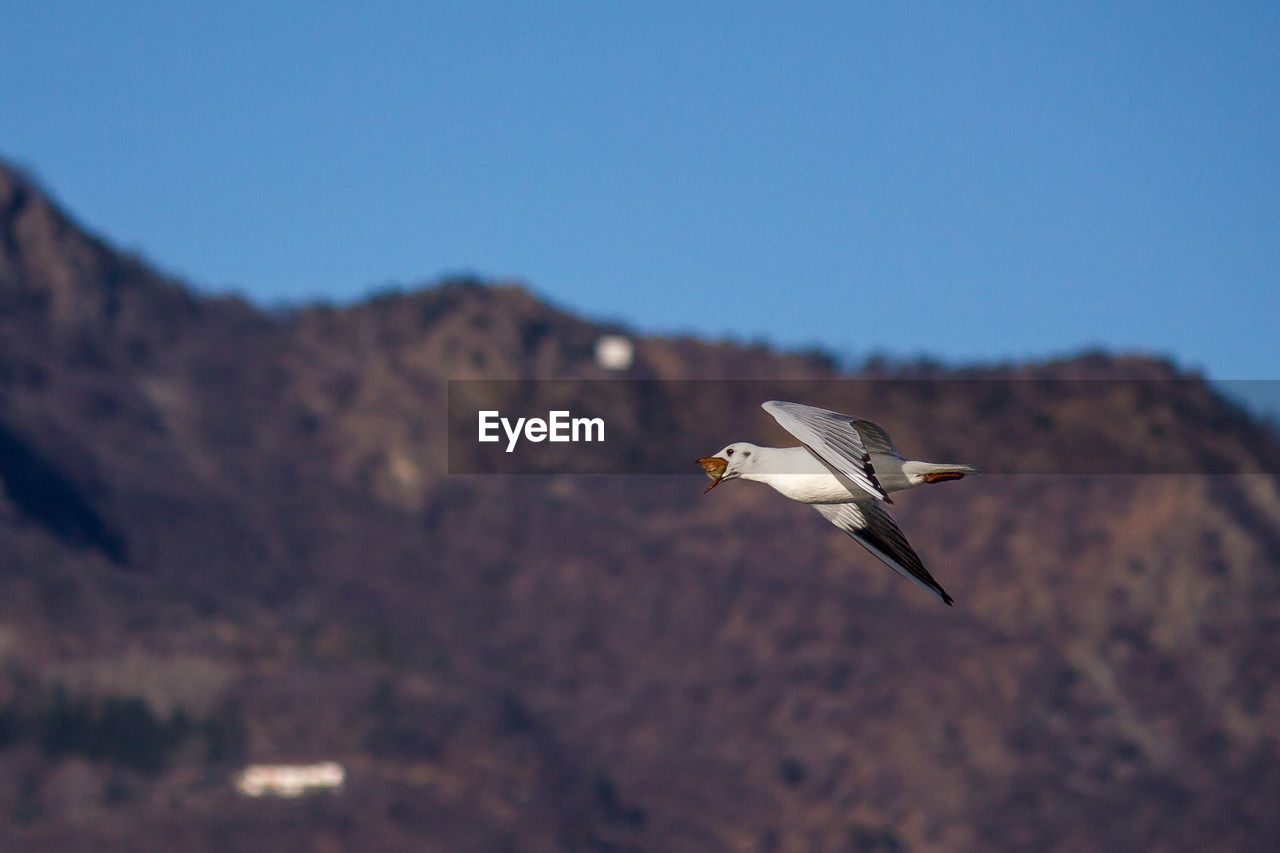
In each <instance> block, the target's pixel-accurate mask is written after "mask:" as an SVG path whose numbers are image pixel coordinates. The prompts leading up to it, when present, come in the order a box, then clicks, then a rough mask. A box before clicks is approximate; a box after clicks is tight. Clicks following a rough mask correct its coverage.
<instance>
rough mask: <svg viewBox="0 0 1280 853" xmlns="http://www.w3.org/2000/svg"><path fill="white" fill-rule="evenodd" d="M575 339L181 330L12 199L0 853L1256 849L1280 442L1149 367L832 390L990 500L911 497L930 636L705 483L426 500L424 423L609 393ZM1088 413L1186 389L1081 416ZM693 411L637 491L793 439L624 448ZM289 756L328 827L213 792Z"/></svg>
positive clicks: (473, 322) (679, 347)
mask: <svg viewBox="0 0 1280 853" xmlns="http://www.w3.org/2000/svg"><path fill="white" fill-rule="evenodd" d="M606 331H618V329H617V328H616V327H611V326H604V325H600V324H596V323H593V322H590V321H588V320H584V319H582V318H578V317H574V316H572V315H569V314H567V313H564V312H562V311H559V310H557V309H555V308H553V307H551V306H548V305H546V304H545V303H543V302H540V301H539V300H538V299H536V298H535V297H533V296H531V295H530V294H528V293H527V292H525V291H523V290H521V289H519V288H517V287H511V286H484V285H479V284H474V283H453V284H445V285H441V286H437V287H432V288H427V289H423V290H417V291H410V292H404V293H387V294H382V295H380V296H377V297H373V298H370V299H368V300H366V301H364V302H362V303H360V304H357V305H354V306H350V307H342V308H337V307H325V306H309V307H304V308H301V309H298V310H297V311H296V312H293V313H289V314H287V315H281V314H273V315H268V314H265V313H263V312H261V311H259V310H257V309H255V308H253V307H252V306H249V305H247V304H245V303H243V302H240V301H238V300H235V299H210V298H207V297H201V296H197V295H195V294H193V293H192V292H191V291H190V290H188V289H187V288H186V287H184V286H183V285H182V284H181V283H178V282H174V281H170V280H167V279H165V278H164V277H163V276H161V275H159V274H157V273H156V272H154V271H153V270H151V269H150V268H149V267H148V266H147V265H146V264H145V263H143V262H142V261H140V260H138V259H136V258H129V257H125V256H122V255H120V254H119V253H118V252H116V251H115V250H113V249H112V248H111V247H110V246H107V245H105V244H104V243H102V242H101V241H100V240H97V239H95V238H94V237H92V236H90V235H87V234H85V233H84V232H83V231H82V230H81V229H80V228H78V227H77V226H76V224H75V223H74V222H72V221H71V220H70V219H69V218H68V217H67V215H66V214H65V213H63V212H62V211H60V210H59V209H58V208H57V207H56V205H54V204H53V203H52V202H51V201H49V199H48V198H47V197H46V196H44V195H43V194H42V193H41V192H40V190H39V189H38V188H37V187H35V186H34V185H33V184H32V183H31V182H30V181H28V180H27V179H25V178H24V177H22V176H21V175H20V174H18V173H16V172H14V171H12V170H9V169H6V168H0V484H2V488H0V659H2V660H3V664H4V665H3V667H0V827H2V829H0V832H3V833H4V835H5V837H7V838H10V839H13V843H14V844H16V845H18V846H19V847H21V848H22V849H30V850H74V849H104V848H105V847H108V846H115V847H120V848H127V849H138V850H170V849H187V850H223V849H240V850H254V849H262V850H267V849H315V850H336V849H348V848H356V847H361V848H365V849H379V850H380V849H387V850H400V849H415V850H441V851H443V850H535V851H536V850H548V851H550V850H655V851H658V850H721V849H723V850H761V851H766V850H776V851H792V850H795V851H801V850H803V851H808V850H903V849H955V850H965V849H1034V850H1045V849H1062V850H1074V849H1082V848H1096V847H1099V846H1101V847H1104V848H1118V847H1136V848H1140V849H1203V848H1205V847H1208V846H1212V847H1214V848H1215V849H1242V850H1243V849H1258V848H1260V847H1267V846H1274V845H1275V844H1276V843H1277V842H1278V841H1280V818H1278V817H1277V813H1276V811H1275V809H1274V807H1273V805H1272V804H1273V803H1274V801H1275V800H1276V799H1277V798H1278V797H1280V754H1278V741H1277V739H1278V738H1280V678H1278V676H1280V652H1277V648H1278V646H1277V640H1280V488H1278V486H1280V480H1278V479H1277V476H1276V472H1277V471H1280V462H1278V460H1280V444H1278V443H1277V440H1276V438H1275V436H1274V435H1272V434H1271V433H1269V432H1268V431H1267V430H1266V429H1264V428H1262V427H1261V426H1259V425H1258V424H1256V423H1253V422H1252V421H1250V420H1249V419H1248V418H1247V417H1246V416H1245V415H1244V414H1243V413H1242V412H1240V411H1239V410H1238V409H1236V408H1235V407H1233V406H1231V405H1230V404H1228V403H1227V402H1225V401H1223V400H1221V399H1220V398H1218V397H1217V396H1216V395H1215V394H1214V393H1213V392H1212V390H1211V389H1210V388H1208V387H1207V386H1205V385H1204V384H1203V383H1201V382H1199V381H1198V380H1196V379H1195V378H1194V377H1180V376H1179V375H1178V374H1177V372H1176V370H1175V369H1174V368H1172V367H1170V366H1169V365H1167V364H1163V363H1159V362H1152V361H1145V360H1139V359H1112V358H1108V357H1106V356H1101V355H1094V356H1089V357H1082V358H1080V359H1075V360H1071V361H1065V362H1061V363H1054V364H1046V365H1037V366H1025V367H1017V366H1006V367H1001V368H993V369H991V370H976V369H972V370H967V371H962V372H959V373H951V372H947V371H942V370H940V369H938V368H929V367H925V366H917V367H915V368H880V369H879V370H878V371H871V372H869V373H867V374H864V375H863V376H864V378H865V377H867V376H873V377H875V378H876V379H877V380H878V381H879V382H880V383H881V384H878V385H876V386H868V385H866V384H865V383H863V384H858V383H844V384H841V385H839V387H840V388H843V389H845V393H846V394H847V397H848V399H849V400H850V405H851V406H856V410H857V411H858V412H859V413H860V414H862V415H864V416H866V417H870V418H872V419H874V420H876V421H878V422H880V423H882V424H884V425H885V426H887V427H889V428H890V429H891V430H892V432H893V435H894V437H895V439H897V440H898V443H899V444H900V445H901V446H902V447H903V449H904V450H906V451H908V453H910V454H911V455H917V456H919V457H923V458H947V457H955V458H956V459H957V460H960V461H971V462H976V463H978V464H979V465H982V466H983V467H984V468H985V469H986V470H988V471H989V472H992V473H988V474H987V475H986V476H984V477H980V478H976V479H966V480H964V481H962V482H960V483H948V484H946V485H945V486H939V487H936V488H930V489H921V490H918V491H917V492H914V493H911V494H907V495H903V496H900V497H899V498H898V499H897V500H896V503H895V507H894V513H895V517H896V518H897V519H898V520H899V522H900V523H901V525H902V526H903V528H904V529H905V530H906V531H907V533H908V535H909V536H910V537H911V539H912V541H913V543H914V544H915V545H916V547H917V549H918V550H919V551H920V552H921V554H922V556H924V558H925V560H926V562H927V563H928V564H929V565H930V567H931V569H932V570H933V571H934V574H935V575H936V576H938V578H939V579H940V580H941V581H942V582H943V583H944V585H946V586H947V588H948V590H949V591H950V592H951V593H952V594H953V595H954V596H955V597H956V600H957V604H956V607H954V608H943V607H940V606H938V605H937V602H936V601H935V600H933V599H932V598H930V597H928V596H926V595H923V594H921V593H920V591H919V590H917V589H915V588H914V587H911V586H910V585H908V584H906V583H904V582H902V581H901V580H900V579H899V578H897V577H896V576H894V575H892V574H891V573H890V572H888V571H887V570H885V569H884V568H883V567H882V566H880V565H879V564H878V563H876V562H875V561H874V560H872V559H871V558H870V557H869V556H868V555H866V554H865V553H864V552H862V551H861V550H860V549H858V548H857V547H856V545H854V544H853V543H851V542H849V541H848V540H847V539H845V538H844V537H843V536H841V535H840V534H839V533H838V532H837V531H835V530H833V529H831V528H829V527H827V526H826V525H825V522H823V521H822V519H821V518H819V517H818V516H817V514H815V513H813V512H812V511H810V510H808V509H806V508H804V507H801V506H798V505H788V504H787V503H786V502H785V501H782V500H781V499H780V498H778V497H777V496H776V495H774V494H772V493H770V492H769V491H768V490H766V489H763V488H754V487H752V486H751V485H750V484H741V483H739V484H727V485H725V486H724V487H722V488H720V489H717V490H716V491H715V492H714V493H712V494H711V495H709V496H707V497H705V498H703V497H701V496H700V494H699V492H700V491H701V486H702V484H703V483H704V482H705V481H703V480H701V479H700V478H699V475H697V473H696V469H694V468H693V467H692V466H689V467H690V473H689V474H688V475H687V476H682V477H671V476H661V475H658V474H654V475H653V476H619V475H614V476H603V475H602V476H585V475H580V476H559V477H498V476H463V475H459V474H450V473H448V467H447V462H448V456H447V454H446V452H445V450H444V444H445V439H446V429H447V421H446V412H445V400H446V381H447V380H449V379H468V378H470V379H478V378H542V379H547V378H566V379H567V378H594V379H603V378H608V377H609V376H610V374H608V373H607V372H605V371H603V370H602V369H601V368H599V367H598V366H596V365H595V363H594V361H593V358H592V348H593V346H594V343H595V341H596V339H597V338H598V337H599V336H600V335H601V334H602V333H604V332H606ZM626 376H627V377H628V378H632V379H657V380H689V379H710V378H742V379H750V380H752V382H758V383H764V384H767V383H770V382H779V383H780V382H784V381H790V380H804V381H819V380H822V381H826V382H831V381H833V380H835V381H837V382H839V381H842V380H844V379H846V378H847V377H843V376H841V375H840V374H839V373H838V372H837V371H836V370H835V368H834V366H833V365H832V364H831V363H830V361H829V360H826V359H823V358H822V357H821V356H820V355H817V354H785V353H777V352H773V351H770V350H768V349H766V348H762V347H743V346H739V345H735V344H731V343H712V342H706V341H698V340H692V339H666V338H643V339H639V340H638V341H637V359H636V363H635V364H634V365H633V367H632V368H631V369H630V371H629V372H628V373H627V374H626ZM1107 377H1141V378H1144V379H1155V380H1158V381H1160V382H1164V381H1165V380H1176V381H1168V382H1167V384H1163V385H1160V384H1157V385H1154V386H1152V385H1143V384H1135V385H1127V384H1125V383H1112V384H1109V385H1106V386H1104V387H1105V388H1106V389H1107V391H1106V393H1104V394H1096V393H1092V394H1084V395H1080V394H1072V393H1066V392H1065V391H1064V389H1070V388H1072V387H1074V386H1072V385H1070V384H1064V380H1087V381H1094V380H1097V379H1100V378H1107ZM922 378H923V379H928V380H930V381H929V382H920V381H916V380H919V379H922ZM1008 379H1013V380H1016V381H1015V382H1013V383H1005V382H996V381H995V380H1008ZM908 380H910V381H908ZM931 382H932V383H938V382H942V383H957V382H968V383H971V384H970V385H968V386H964V387H967V388H972V389H976V391H975V392H973V393H961V394H955V393H949V392H948V393H942V394H939V393H938V391H937V387H938V386H937V385H936V384H930V383H931ZM657 387H659V388H661V387H662V386H657ZM672 387H673V388H674V387H676V386H672ZM759 387H764V385H761V386H759ZM869 387H874V388H875V389H876V393H875V394H874V395H872V394H871V393H870V392H869V391H868V388H869ZM945 387H947V388H954V387H957V386H955V385H951V384H948V385H946V386H945ZM1152 387H1155V388H1159V389H1162V390H1161V392H1160V393H1158V394H1155V395H1152V394H1151V393H1149V389H1150V388H1152ZM930 389H933V390H930ZM993 389H998V390H999V393H993ZM1144 389H1146V393H1145V396H1144ZM755 390H756V386H751V385H744V386H742V387H741V390H740V391H739V392H735V393H740V394H741V395H742V396H744V397H750V396H751V394H753V393H754V392H755ZM677 403H680V404H681V405H687V406H691V407H693V409H694V410H696V419H694V420H696V421H697V427H696V428H697V430H701V431H703V432H699V433H698V434H696V435H694V434H693V433H692V432H689V433H686V432H682V431H680V430H675V431H673V432H670V433H667V434H662V435H660V436H655V447H656V448H657V452H659V453H660V454H661V455H663V456H664V457H665V456H671V457H673V458H679V459H680V460H681V462H682V464H683V463H684V462H685V461H686V460H691V459H692V458H693V457H694V456H696V455H702V454H705V453H707V452H710V451H712V450H714V449H716V447H718V446H720V445H721V444H723V443H725V442H726V441H728V440H729V439H731V438H743V439H747V438H754V439H757V440H760V441H770V440H780V439H781V438H782V436H781V435H780V434H778V433H777V432H776V431H775V429H774V427H773V426H772V425H771V424H770V423H768V420H767V418H766V417H765V416H764V415H763V414H762V413H759V412H758V410H757V411H755V412H754V413H750V414H748V415H746V419H745V420H744V412H749V411H750V410H749V409H742V408H735V407H734V406H729V405H721V404H718V403H716V402H715V401H713V400H706V401H703V402H702V403H701V404H699V402H698V401H697V400H694V401H693V402H690V401H688V400H686V399H684V398H678V397H677V395H676V394H675V393H674V392H673V394H672V395H671V396H670V397H664V396H663V395H662V394H661V393H659V394H658V395H656V396H655V397H653V398H652V399H650V400H649V401H648V405H649V406H650V407H651V410H648V411H645V412H640V413H636V415H635V416H636V417H637V418H641V417H646V418H648V417H654V418H656V417H657V415H658V414H661V415H662V417H664V418H667V419H668V420H669V421H670V420H671V419H678V418H679V417H680V415H679V412H682V411H685V409H682V408H679V406H678V405H677ZM689 417H690V418H691V419H692V416H691V415H690V416H689ZM752 418H754V420H752ZM659 420H661V419H660V418H659ZM663 422H667V421H663ZM617 426H618V428H620V429H623V428H625V427H626V426H627V424H618V425H617ZM632 426H633V427H634V428H635V429H636V430H637V431H639V430H642V429H643V428H644V427H645V424H644V423H637V424H633V425H632ZM686 426H688V427H689V429H690V430H693V429H694V426H693V425H691V424H686ZM744 429H746V430H748V431H749V434H743V430H744ZM714 436H720V437H721V438H720V439H716V440H714V441H712V444H711V446H708V445H706V444H705V441H706V440H708V439H709V438H711V437H714ZM1153 447H1157V448H1159V449H1160V453H1159V455H1158V457H1156V458H1154V459H1153V457H1152V454H1153V451H1152V448H1153ZM1071 460H1077V461H1075V462H1073V461H1071ZM1078 460H1092V461H1086V462H1083V463H1082V462H1079V461H1078ZM646 470H647V469H646ZM673 470H677V469H673ZM1115 470H1121V471H1134V470H1138V471H1147V472H1148V473H1145V474H1141V475H1137V474H1129V475H1124V476H1118V475H1115V474H1108V473H1106V472H1108V471H1115ZM1205 471H1208V472H1224V471H1238V472H1248V473H1243V474H1241V473H1237V474H1224V473H1212V474H1210V475H1206V474H1203V473H1199V474H1198V473H1195V472H1205ZM316 759H335V760H339V761H341V762H343V763H344V765H345V766H346V767H347V769H348V773H349V777H348V784H347V785H346V787H345V788H344V790H343V792H342V793H341V794H337V795H332V796H323V797H318V798H312V799H308V800H305V801H302V802H277V801H256V800H248V799H244V798H241V797H239V796H238V795H236V794H235V793H234V792H233V790H232V788H231V787H230V785H229V783H228V777H229V774H230V773H231V772H232V771H233V770H235V769H236V768H237V767H239V766H241V765H242V764H243V763H245V762H248V761H262V760H316Z"/></svg>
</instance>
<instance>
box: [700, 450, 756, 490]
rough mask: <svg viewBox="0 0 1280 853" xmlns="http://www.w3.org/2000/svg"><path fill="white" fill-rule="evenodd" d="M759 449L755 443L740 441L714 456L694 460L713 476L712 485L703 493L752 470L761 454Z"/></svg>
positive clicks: (709, 475)
mask: <svg viewBox="0 0 1280 853" xmlns="http://www.w3.org/2000/svg"><path fill="white" fill-rule="evenodd" d="M759 449H760V448H758V447H756V446H755V445H754V444H748V443H747V442H745V441H739V442H735V443H734V444H731V445H729V446H728V447H726V448H725V449H724V450H721V451H720V452H719V453H717V454H715V455H714V456H704V457H702V458H701V459H697V460H694V461H696V462H697V463H698V464H699V465H701V466H702V470H703V471H706V472H707V476H708V477H710V478H711V485H709V486H707V487H706V488H705V489H703V491H702V493H703V494H704V495H705V494H706V493H707V492H709V491H711V490H712V489H714V488H715V487H716V486H718V485H720V484H721V483H722V482H724V481H725V480H735V479H737V478H739V477H741V476H742V475H743V473H744V472H746V471H750V470H751V469H752V467H753V466H754V465H755V460H756V458H757V457H758V456H759V454H758V453H757V452H756V451H758V450H759Z"/></svg>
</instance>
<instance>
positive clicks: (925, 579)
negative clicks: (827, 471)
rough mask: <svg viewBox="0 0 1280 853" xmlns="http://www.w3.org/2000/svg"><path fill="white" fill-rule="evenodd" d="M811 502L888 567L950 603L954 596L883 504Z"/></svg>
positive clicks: (825, 516) (869, 502)
mask: <svg viewBox="0 0 1280 853" xmlns="http://www.w3.org/2000/svg"><path fill="white" fill-rule="evenodd" d="M811 506H812V507H813V508H814V509H816V510H817V511H818V512H820V513H822V515H823V517H824V518H826V520H827V521H829V522H831V523H832V524H834V525H835V526H836V527H839V528H840V529H841V530H843V531H844V532H845V533H848V534H849V535H850V536H852V537H853V538H854V539H856V540H858V544H859V545H861V546H862V547H864V548H866V549H867V550H868V551H870V552H871V553H872V554H875V555H876V556H877V557H879V558H880V560H881V561H882V562H883V563H884V564H885V565H887V566H888V567H889V568H891V569H893V570H894V571H895V572H897V573H898V574H900V575H902V576H903V577H904V578H906V579H907V580H909V581H911V582H912V583H914V584H917V585H918V586H922V587H924V588H925V589H927V590H929V591H930V592H932V593H933V594H934V595H936V596H938V598H941V599H942V601H943V603H944V604H948V605H950V604H951V596H949V595H947V591H946V590H945V589H943V588H942V586H941V585H940V584H939V583H938V582H937V581H936V580H934V579H933V575H931V574H929V571H928V570H927V569H926V568H925V567H924V563H922V562H920V558H919V557H918V556H917V555H916V552H915V551H914V550H913V549H912V547H911V543H910V542H908V541H907V537H906V536H904V535H902V531H901V530H900V529H899V528H898V525H897V524H895V523H894V521H893V519H892V518H890V517H889V513H888V512H886V511H885V509H884V507H882V506H880V505H879V504H877V503H876V502H875V501H870V500H866V501H857V502H855V503H847V504H811Z"/></svg>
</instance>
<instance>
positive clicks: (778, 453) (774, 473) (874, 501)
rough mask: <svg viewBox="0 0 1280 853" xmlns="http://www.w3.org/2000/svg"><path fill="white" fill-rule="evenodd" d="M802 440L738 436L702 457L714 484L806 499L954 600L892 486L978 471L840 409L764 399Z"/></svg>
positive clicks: (912, 577)
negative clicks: (765, 441) (891, 507)
mask: <svg viewBox="0 0 1280 853" xmlns="http://www.w3.org/2000/svg"><path fill="white" fill-rule="evenodd" d="M761 408H763V409H764V410H765V411H766V412H768V413H769V414H770V415H772V416H773V418H774V420H776V421H777V422H778V423H779V424H781V425H782V428H783V429H785V430H786V431H787V432H789V433H791V434H792V435H794V436H795V437H796V438H798V439H800V441H801V443H802V445H803V446H801V447H760V446H759V445H755V444H750V443H748V442H745V441H738V442H734V443H733V444H730V445H729V446H728V447H726V448H724V449H723V450H721V451H720V452H719V453H716V454H715V455H714V456H704V457H703V458H702V459H698V460H696V462H697V464H699V465H701V466H702V469H703V470H704V471H706V473H707V476H708V477H710V478H711V485H709V486H707V488H706V489H705V490H703V494H706V493H707V492H709V491H711V490H712V489H714V488H715V487H716V486H718V485H720V484H721V483H723V482H724V481H725V480H739V479H741V480H755V481H756V482H757V483H764V484H765V485H768V486H772V487H773V488H774V489H776V490H777V491H779V492H781V493H782V494H783V495H785V496H786V497H788V498H791V500H793V501H800V502H801V503H807V504H809V505H810V506H812V507H813V508H814V509H816V510H817V511H818V512H820V513H822V516H823V517H824V518H826V519H827V521H829V522H831V523H832V524H834V525H835V526H836V527H838V528H840V529H841V530H843V531H844V532H845V533H847V534H849V535H850V536H851V537H853V538H854V539H856V540H857V541H858V544H860V545H862V547H864V548H866V549H867V550H868V551H870V552H871V553H872V554H874V555H875V556H876V557H878V558H879V559H880V560H881V561H882V562H884V563H885V564H886V565H888V566H889V568H891V569H893V570H894V571H895V572H897V573H898V574H900V575H902V576H903V577H904V578H906V579H907V580H909V581H911V582H912V583H915V584H917V585H918V586H922V587H924V588H925V589H927V590H929V591H930V592H932V593H933V594H934V595H936V596H938V598H940V599H942V601H943V603H945V604H947V605H950V604H951V603H952V598H951V596H949V595H947V591H946V590H945V589H943V588H942V586H941V585H940V584H939V583H938V582H937V581H936V580H934V579H933V575H931V574H929V572H928V571H927V570H926V569H925V567H924V564H923V563H922V562H920V558H919V557H918V556H916V552H915V551H914V550H913V549H912V547H911V544H910V543H909V542H907V537H906V536H904V535H903V534H902V531H901V530H899V529H898V525H897V524H895V523H894V521H893V518H892V517H890V515H889V513H888V512H887V511H886V510H885V509H884V506H883V504H886V503H893V500H892V499H891V498H890V497H889V493H890V492H899V491H902V490H903V489H910V488H914V487H915V486H919V485H921V484H922V483H941V482H944V481H946V480H959V479H960V478H961V477H963V476H964V475H965V474H977V473H978V469H977V468H974V467H972V466H969V465H951V464H939V463H936V462H916V461H914V460H909V459H904V458H903V456H902V454H901V453H899V452H898V448H897V447H896V446H894V443H893V441H892V440H890V438H889V435H888V434H887V433H886V432H885V431H884V430H883V429H881V428H880V427H878V426H876V425H875V424H873V423H871V422H870V421H864V420H860V419H858V418H854V417H850V416H849V415H842V414H840V413H839V412H832V411H828V410H827V409H818V408H815V407H813V406H806V405H804V404H803V403H787V402H783V401H780V400H770V401H769V402H767V403H763V404H761Z"/></svg>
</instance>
